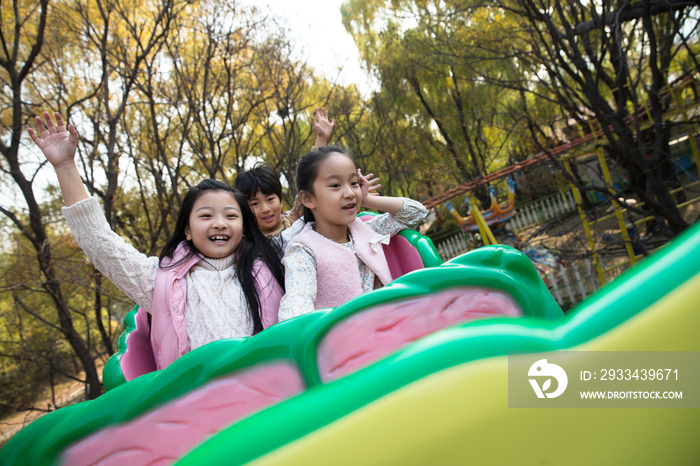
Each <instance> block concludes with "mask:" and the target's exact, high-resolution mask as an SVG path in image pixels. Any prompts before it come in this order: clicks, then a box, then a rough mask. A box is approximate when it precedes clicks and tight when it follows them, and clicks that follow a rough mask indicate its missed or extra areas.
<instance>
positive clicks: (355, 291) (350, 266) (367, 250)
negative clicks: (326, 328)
mask: <svg viewBox="0 0 700 466" xmlns="http://www.w3.org/2000/svg"><path fill="white" fill-rule="evenodd" d="M348 228H349V229H350V233H351V234H352V239H353V242H354V243H355V253H356V254H357V256H358V257H359V258H360V259H362V261H363V262H364V263H365V264H366V265H367V266H368V267H369V268H370V269H371V270H372V272H374V274H375V275H376V276H377V277H379V280H380V281H381V282H382V284H384V285H386V284H388V283H389V282H391V280H392V278H391V272H390V271H389V265H388V264H387V261H386V257H385V256H384V249H383V248H382V247H381V245H380V246H379V247H378V248H377V249H378V250H377V251H374V250H373V249H372V248H371V246H370V242H369V241H370V239H371V238H372V237H373V236H374V233H375V232H374V230H372V228H370V227H369V226H367V225H366V224H365V223H364V222H363V221H362V220H360V219H359V218H356V219H355V221H354V222H353V223H351V224H350V225H348ZM292 242H293V243H301V244H303V245H305V246H307V247H308V248H310V249H311V251H312V252H313V254H314V257H315V258H316V283H317V291H316V309H325V308H329V307H337V306H340V305H342V304H345V303H346V302H348V301H350V300H351V299H352V298H354V297H355V296H359V295H361V294H362V293H363V291H362V281H361V278H360V269H359V268H358V267H357V258H356V257H355V254H353V253H352V251H351V250H349V249H348V248H345V247H343V246H341V245H340V244H338V243H336V242H335V241H331V240H329V239H328V238H326V237H325V236H323V235H320V234H318V233H316V231H314V229H313V227H312V224H311V223H308V224H306V226H304V229H303V230H302V231H301V233H299V235H297V236H296V237H295V238H294V239H293V240H292Z"/></svg>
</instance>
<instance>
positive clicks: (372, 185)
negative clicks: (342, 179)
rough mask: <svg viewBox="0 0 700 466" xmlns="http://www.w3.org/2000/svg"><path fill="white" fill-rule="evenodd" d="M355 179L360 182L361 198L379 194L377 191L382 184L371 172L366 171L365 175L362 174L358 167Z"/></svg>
mask: <svg viewBox="0 0 700 466" xmlns="http://www.w3.org/2000/svg"><path fill="white" fill-rule="evenodd" d="M357 181H358V182H359V184H360V189H361V190H362V199H366V198H367V196H379V193H377V192H374V191H377V190H378V189H379V188H381V187H382V185H380V184H377V183H379V178H375V177H374V174H373V173H368V174H367V175H363V174H362V170H361V169H360V168H358V169H357Z"/></svg>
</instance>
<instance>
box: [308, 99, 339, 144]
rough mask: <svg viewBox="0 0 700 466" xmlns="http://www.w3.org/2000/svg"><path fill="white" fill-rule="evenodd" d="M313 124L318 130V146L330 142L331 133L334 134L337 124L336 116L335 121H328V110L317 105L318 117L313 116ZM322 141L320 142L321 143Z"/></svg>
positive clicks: (315, 129)
mask: <svg viewBox="0 0 700 466" xmlns="http://www.w3.org/2000/svg"><path fill="white" fill-rule="evenodd" d="M311 126H313V127H314V131H316V144H315V146H316V147H322V146H325V145H326V144H328V141H329V140H330V139H331V134H333V127H334V126H335V118H334V119H333V121H328V112H327V111H326V109H325V108H323V107H321V108H318V107H316V118H314V117H313V115H312V116H311ZM319 143H320V144H319Z"/></svg>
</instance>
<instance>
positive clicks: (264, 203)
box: [248, 191, 282, 230]
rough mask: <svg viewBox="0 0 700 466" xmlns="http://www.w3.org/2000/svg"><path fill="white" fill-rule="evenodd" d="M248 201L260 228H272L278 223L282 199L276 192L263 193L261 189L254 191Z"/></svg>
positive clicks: (280, 215)
mask: <svg viewBox="0 0 700 466" xmlns="http://www.w3.org/2000/svg"><path fill="white" fill-rule="evenodd" d="M248 203H249V204H250V208H251V209H252V210H253V213H255V219H256V220H257V221H258V226H259V227H260V229H261V230H272V229H274V228H276V227H277V225H279V222H280V218H281V217H282V201H281V200H280V198H279V197H277V194H263V193H262V191H256V192H255V195H254V196H251V197H250V199H249V200H248Z"/></svg>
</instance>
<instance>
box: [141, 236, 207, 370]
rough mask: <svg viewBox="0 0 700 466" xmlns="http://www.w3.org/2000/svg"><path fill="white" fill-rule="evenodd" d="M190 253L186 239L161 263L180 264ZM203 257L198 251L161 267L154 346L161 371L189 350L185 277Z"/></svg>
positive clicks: (154, 309) (153, 311)
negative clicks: (171, 265) (186, 324)
mask: <svg viewBox="0 0 700 466" xmlns="http://www.w3.org/2000/svg"><path fill="white" fill-rule="evenodd" d="M187 252H188V248H187V247H186V246H185V243H184V242H182V243H180V244H179V245H178V246H177V249H175V253H174V254H173V257H172V259H170V258H165V259H163V261H162V262H161V265H162V266H167V265H168V264H177V263H178V261H180V260H181V259H182V258H183V257H185V255H186V254H187ZM200 260H202V258H201V256H199V255H197V254H195V255H194V256H192V257H191V258H190V259H189V260H187V261H185V262H183V263H182V264H179V265H177V266H175V267H173V268H168V269H163V268H162V267H160V268H158V272H157V273H156V283H155V289H154V291H153V306H152V308H151V318H152V320H151V346H152V347H153V357H154V358H155V360H156V369H158V370H160V369H164V368H166V367H168V366H169V365H170V364H171V363H172V362H173V361H175V360H176V359H177V358H179V357H180V356H182V355H183V354H185V353H186V352H187V350H188V346H187V327H186V326H185V303H186V302H187V280H186V278H185V276H186V275H187V273H188V272H189V271H190V269H191V268H192V267H193V266H194V265H195V264H197V263H198V262H199V261H200Z"/></svg>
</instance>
